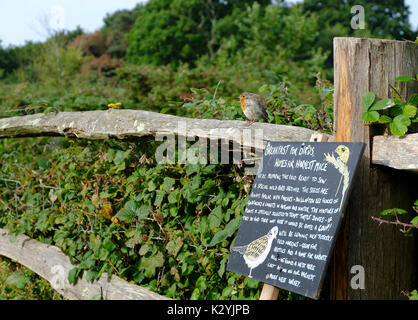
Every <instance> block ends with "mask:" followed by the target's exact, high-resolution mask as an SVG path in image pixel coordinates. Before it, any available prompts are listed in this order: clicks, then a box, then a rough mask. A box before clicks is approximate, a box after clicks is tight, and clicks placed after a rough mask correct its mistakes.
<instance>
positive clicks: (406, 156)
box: [372, 133, 418, 172]
mask: <svg viewBox="0 0 418 320" xmlns="http://www.w3.org/2000/svg"><path fill="white" fill-rule="evenodd" d="M372 162H373V164H380V165H384V166H387V167H390V168H394V169H399V170H409V171H413V172H418V133H414V134H408V135H406V136H405V137H398V136H375V137H373V154H372Z"/></svg>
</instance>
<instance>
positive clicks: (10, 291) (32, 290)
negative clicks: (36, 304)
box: [0, 257, 62, 300]
mask: <svg viewBox="0 0 418 320" xmlns="http://www.w3.org/2000/svg"><path fill="white" fill-rule="evenodd" d="M35 299H37V300H51V299H54V300H61V299H62V297H61V296H60V295H59V294H58V293H56V292H55V291H54V290H53V289H52V288H51V286H50V284H49V283H48V282H47V281H46V280H44V279H42V278H41V277H39V276H38V275H37V274H36V273H34V272H32V271H31V270H28V269H26V268H25V267H23V266H20V265H19V264H18V263H16V262H13V261H12V260H10V259H7V258H3V257H0V300H35Z"/></svg>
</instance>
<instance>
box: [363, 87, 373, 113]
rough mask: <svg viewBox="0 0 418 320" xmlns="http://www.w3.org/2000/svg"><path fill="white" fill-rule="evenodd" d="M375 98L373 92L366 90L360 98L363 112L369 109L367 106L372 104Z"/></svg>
mask: <svg viewBox="0 0 418 320" xmlns="http://www.w3.org/2000/svg"><path fill="white" fill-rule="evenodd" d="M375 98H376V95H375V94H374V93H373V92H367V93H366V94H365V95H364V96H363V97H362V98H361V104H362V106H363V110H364V112H366V111H369V108H370V107H371V105H372V104H373V102H374V99H375Z"/></svg>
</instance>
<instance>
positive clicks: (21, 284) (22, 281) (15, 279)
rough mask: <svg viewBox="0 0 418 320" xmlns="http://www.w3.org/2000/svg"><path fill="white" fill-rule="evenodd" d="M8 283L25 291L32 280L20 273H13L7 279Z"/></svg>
mask: <svg viewBox="0 0 418 320" xmlns="http://www.w3.org/2000/svg"><path fill="white" fill-rule="evenodd" d="M6 283H7V284H8V285H11V286H14V287H16V288H18V289H23V288H25V286H26V285H27V284H28V283H30V278H28V277H26V276H25V275H23V274H22V273H20V272H18V273H12V274H11V275H10V276H8V277H7V279H6Z"/></svg>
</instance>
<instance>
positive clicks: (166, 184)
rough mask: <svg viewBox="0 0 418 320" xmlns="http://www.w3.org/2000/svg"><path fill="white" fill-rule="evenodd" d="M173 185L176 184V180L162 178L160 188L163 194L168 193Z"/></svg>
mask: <svg viewBox="0 0 418 320" xmlns="http://www.w3.org/2000/svg"><path fill="white" fill-rule="evenodd" d="M175 183H176V180H174V179H173V178H169V177H166V178H164V182H163V184H162V186H161V188H162V190H164V191H165V192H169V191H170V190H171V188H172V187H173V186H174V184H175Z"/></svg>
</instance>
